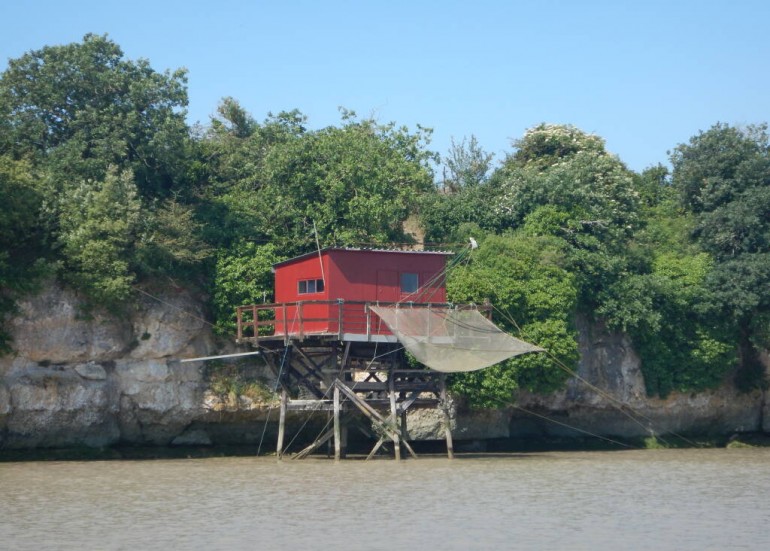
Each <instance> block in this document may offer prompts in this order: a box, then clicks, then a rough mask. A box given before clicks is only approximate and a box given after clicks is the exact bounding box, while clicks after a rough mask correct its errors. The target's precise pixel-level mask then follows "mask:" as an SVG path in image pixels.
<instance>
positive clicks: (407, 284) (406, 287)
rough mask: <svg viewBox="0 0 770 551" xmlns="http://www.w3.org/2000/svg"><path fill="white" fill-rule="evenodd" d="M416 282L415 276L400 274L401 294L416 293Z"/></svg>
mask: <svg viewBox="0 0 770 551" xmlns="http://www.w3.org/2000/svg"><path fill="white" fill-rule="evenodd" d="M417 287H418V281H417V274H410V273H404V274H401V292H402V293H414V292H416V291H417Z"/></svg>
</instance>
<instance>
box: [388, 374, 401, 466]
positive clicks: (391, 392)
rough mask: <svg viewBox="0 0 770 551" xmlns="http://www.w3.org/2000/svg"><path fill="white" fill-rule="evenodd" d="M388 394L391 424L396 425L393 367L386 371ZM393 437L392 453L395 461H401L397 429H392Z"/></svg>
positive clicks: (396, 412)
mask: <svg viewBox="0 0 770 551" xmlns="http://www.w3.org/2000/svg"><path fill="white" fill-rule="evenodd" d="M388 394H389V395H390V415H391V417H392V418H393V426H394V427H397V426H398V425H397V424H396V423H398V410H397V409H396V389H395V382H394V380H393V369H392V368H391V370H390V372H389V373H388ZM394 434H395V438H393V448H394V454H395V456H396V461H401V438H400V435H399V433H398V429H396V431H394Z"/></svg>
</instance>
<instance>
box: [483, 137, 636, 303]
mask: <svg viewBox="0 0 770 551" xmlns="http://www.w3.org/2000/svg"><path fill="white" fill-rule="evenodd" d="M516 145H517V147H518V150H517V152H516V153H515V154H513V155H511V156H509V157H508V158H507V159H506V160H505V162H504V163H503V166H502V167H501V168H500V169H499V170H498V171H497V172H496V173H495V175H494V176H493V178H492V179H493V180H494V181H495V182H496V183H497V185H498V186H499V187H500V189H501V192H502V193H501V196H500V198H499V200H498V204H497V207H496V208H497V211H498V213H499V216H500V217H501V220H502V222H503V227H511V228H518V227H522V226H523V225H526V226H528V228H529V230H528V231H530V232H534V235H553V236H557V237H560V238H562V239H563V240H564V241H565V242H567V243H568V244H569V249H568V251H567V252H568V254H567V259H568V261H569V262H570V271H572V272H573V273H575V274H576V275H577V276H578V278H579V279H578V286H579V289H580V295H579V297H580V298H579V302H580V309H581V310H582V311H586V312H591V311H593V310H594V309H595V308H596V307H597V306H598V305H599V299H600V297H601V293H602V291H603V290H604V289H607V288H608V287H609V286H610V285H612V284H613V283H614V282H615V281H617V280H618V279H619V278H621V277H624V276H625V275H626V273H627V272H628V271H629V270H630V269H631V264H632V262H633V259H632V258H629V256H628V253H629V251H628V241H629V239H630V238H631V237H632V236H633V234H634V232H635V231H636V230H637V229H638V228H639V225H640V220H639V194H638V192H637V191H636V189H635V188H634V179H633V177H632V174H631V172H630V171H629V170H628V169H627V168H626V167H625V165H623V163H622V162H621V161H620V160H618V158H617V157H615V156H614V155H611V154H609V153H608V152H606V151H605V149H604V142H603V140H601V139H600V138H598V137H596V136H592V135H588V134H584V133H582V132H580V131H579V130H577V129H575V128H574V127H571V126H554V125H540V126H538V127H536V128H534V129H532V130H530V131H528V132H527V133H526V134H525V136H524V137H523V138H522V139H521V140H519V141H517V142H516Z"/></svg>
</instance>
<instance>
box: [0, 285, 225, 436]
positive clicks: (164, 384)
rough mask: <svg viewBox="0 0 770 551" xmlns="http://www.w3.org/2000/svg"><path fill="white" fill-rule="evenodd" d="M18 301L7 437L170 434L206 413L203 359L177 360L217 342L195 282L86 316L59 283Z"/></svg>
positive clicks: (6, 377)
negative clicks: (124, 308) (125, 308)
mask: <svg viewBox="0 0 770 551" xmlns="http://www.w3.org/2000/svg"><path fill="white" fill-rule="evenodd" d="M19 307H20V312H19V314H18V315H17V316H16V317H15V318H14V319H13V320H11V323H10V329H11V333H12V335H13V338H14V347H15V350H16V352H15V355H13V356H5V357H3V358H0V447H5V448H30V447H66V446H82V445H85V446H107V445H111V444H116V443H118V442H127V443H132V444H168V443H170V442H172V441H173V439H174V438H176V437H178V436H179V435H180V434H182V433H183V432H184V430H185V428H186V427H187V426H189V425H190V423H191V421H192V420H193V419H194V418H195V417H197V416H199V415H201V414H202V413H204V409H203V407H202V402H203V394H204V391H205V386H206V385H205V383H204V380H203V377H202V371H201V369H202V367H201V365H200V364H195V363H192V364H182V363H179V361H178V359H179V358H184V357H191V356H197V355H202V354H206V353H209V352H210V351H211V350H212V349H213V338H212V336H211V334H210V332H209V330H208V328H207V326H206V324H205V323H204V322H203V320H202V317H203V312H202V310H201V304H200V301H198V300H195V298H194V297H193V296H191V295H190V294H189V292H187V291H183V290H180V291H177V292H170V291H166V292H163V293H162V296H160V297H158V300H155V299H151V298H149V297H144V298H143V299H141V300H139V301H138V302H137V303H136V304H135V306H134V308H132V310H131V311H130V312H128V313H127V314H126V315H125V316H115V315H108V314H106V313H103V312H91V313H89V316H86V315H85V312H84V311H83V308H82V302H81V300H80V299H79V297H78V296H77V294H75V293H73V292H72V291H69V290H67V289H65V288H63V287H61V286H60V285H58V284H55V283H52V284H50V285H48V286H47V288H46V289H45V291H43V292H42V293H40V294H39V295H37V296H35V297H31V298H29V299H27V300H25V301H22V302H21V303H20V304H19Z"/></svg>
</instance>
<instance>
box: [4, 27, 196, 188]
mask: <svg viewBox="0 0 770 551" xmlns="http://www.w3.org/2000/svg"><path fill="white" fill-rule="evenodd" d="M186 105H187V89H186V76H185V71H184V70H177V71H175V72H173V73H172V72H165V73H158V72H156V71H154V70H153V69H152V68H151V67H150V65H149V62H148V61H147V60H143V59H142V60H138V61H127V60H124V59H123V52H122V51H121V49H120V47H119V46H118V45H117V44H115V43H114V42H112V41H110V40H109V39H107V37H105V36H97V35H93V34H88V35H86V36H85V37H84V38H83V41H82V42H81V43H73V44H68V45H64V46H46V47H44V48H42V49H40V50H35V51H31V52H29V53H26V54H24V55H23V56H21V57H20V58H18V59H12V60H10V61H9V62H8V68H7V69H6V70H5V71H4V72H3V74H2V77H1V78H0V121H2V123H0V124H2V128H1V130H2V132H0V154H10V155H12V156H13V157H14V158H16V159H19V158H23V157H30V158H32V159H33V162H34V164H35V165H36V166H40V165H42V164H45V165H47V166H49V167H50V169H51V172H52V176H53V181H56V182H59V183H60V184H61V183H67V182H71V181H73V180H75V181H77V180H79V179H89V178H90V179H95V180H99V179H103V178H104V176H105V174H106V171H107V167H108V166H111V165H115V166H119V167H120V168H122V169H130V170H132V171H133V173H134V175H135V176H134V177H135V179H136V182H137V186H138V188H139V190H140V191H141V192H142V193H143V194H145V195H156V194H166V193H168V191H169V190H171V189H173V188H174V187H175V186H176V185H177V184H178V183H179V175H180V174H183V173H184V166H183V165H184V160H185V155H186V141H187V126H186V124H185V121H184V116H185V112H184V107H185V106H186Z"/></svg>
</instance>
